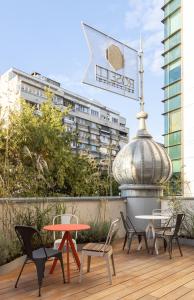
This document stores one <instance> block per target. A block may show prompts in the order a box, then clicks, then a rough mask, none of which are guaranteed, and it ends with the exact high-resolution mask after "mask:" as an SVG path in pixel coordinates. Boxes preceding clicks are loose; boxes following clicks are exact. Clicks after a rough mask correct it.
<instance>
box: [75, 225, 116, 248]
mask: <svg viewBox="0 0 194 300" xmlns="http://www.w3.org/2000/svg"><path fill="white" fill-rule="evenodd" d="M110 224H111V222H110V221H103V222H90V223H89V225H90V227H91V229H90V230H85V231H79V232H78V237H77V243H90V242H94V243H99V242H105V241H106V238H107V235H108V231H109V228H110Z"/></svg>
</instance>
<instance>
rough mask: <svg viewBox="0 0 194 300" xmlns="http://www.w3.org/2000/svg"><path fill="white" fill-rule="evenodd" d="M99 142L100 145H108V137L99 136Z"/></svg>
mask: <svg viewBox="0 0 194 300" xmlns="http://www.w3.org/2000/svg"><path fill="white" fill-rule="evenodd" d="M100 141H101V142H102V143H105V144H108V143H109V142H110V138H109V137H108V136H106V135H101V136H100Z"/></svg>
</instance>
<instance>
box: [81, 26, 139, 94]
mask: <svg viewBox="0 0 194 300" xmlns="http://www.w3.org/2000/svg"><path fill="white" fill-rule="evenodd" d="M83 29H84V32H85V36H86V39H87V42H88V46H89V49H90V53H91V58H90V64H89V66H88V68H87V71H86V74H85V77H84V80H83V82H84V83H86V84H89V85H92V86H95V87H98V88H101V89H104V90H107V91H110V92H113V93H116V94H119V95H122V96H125V97H129V98H132V99H135V100H139V95H138V52H137V51H136V50H134V49H132V48H130V47H128V46H127V45H125V44H123V43H121V42H119V41H117V40H115V39H114V38H112V37H109V36H108V35H106V34H104V33H102V32H100V31H98V30H96V29H94V28H92V27H90V26H89V25H87V24H84V23H83Z"/></svg>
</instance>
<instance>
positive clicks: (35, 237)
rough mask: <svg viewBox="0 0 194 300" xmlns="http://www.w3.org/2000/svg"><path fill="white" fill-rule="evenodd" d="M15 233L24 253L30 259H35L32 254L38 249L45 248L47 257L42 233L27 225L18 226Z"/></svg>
mask: <svg viewBox="0 0 194 300" xmlns="http://www.w3.org/2000/svg"><path fill="white" fill-rule="evenodd" d="M15 231H16V234H17V236H18V239H19V241H20V243H21V245H22V248H23V250H24V253H25V254H26V255H27V256H28V258H30V259H33V255H32V252H33V251H34V250H35V249H37V248H43V249H44V252H45V256H46V257H47V254H46V250H45V248H44V245H43V243H42V239H41V236H40V233H39V231H38V230H37V229H36V228H34V227H31V226H25V225H16V226H15Z"/></svg>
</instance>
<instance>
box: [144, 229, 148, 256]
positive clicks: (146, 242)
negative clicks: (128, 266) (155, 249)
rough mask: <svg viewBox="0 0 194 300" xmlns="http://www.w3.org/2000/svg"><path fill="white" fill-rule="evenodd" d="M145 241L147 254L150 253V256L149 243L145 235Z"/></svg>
mask: <svg viewBox="0 0 194 300" xmlns="http://www.w3.org/2000/svg"><path fill="white" fill-rule="evenodd" d="M144 240H145V246H146V250H147V252H148V254H149V248H148V241H147V237H146V234H145V235H144Z"/></svg>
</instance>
